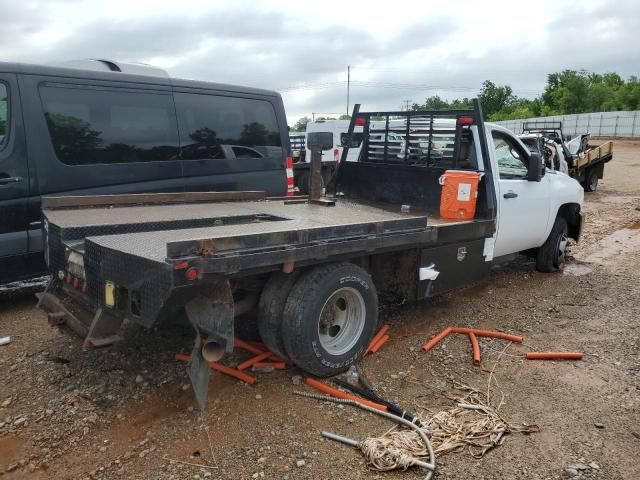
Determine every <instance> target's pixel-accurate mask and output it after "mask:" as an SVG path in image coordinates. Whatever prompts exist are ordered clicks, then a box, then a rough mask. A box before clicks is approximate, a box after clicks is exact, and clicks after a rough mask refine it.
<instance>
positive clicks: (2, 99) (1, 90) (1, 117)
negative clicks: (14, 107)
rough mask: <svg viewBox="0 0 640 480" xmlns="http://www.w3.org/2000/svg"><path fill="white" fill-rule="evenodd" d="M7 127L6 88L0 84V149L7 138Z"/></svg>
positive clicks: (7, 95)
mask: <svg viewBox="0 0 640 480" xmlns="http://www.w3.org/2000/svg"><path fill="white" fill-rule="evenodd" d="M8 125H9V94H8V92H7V86H6V85H5V84H4V83H0V147H2V146H3V145H4V141H5V138H7V131H8Z"/></svg>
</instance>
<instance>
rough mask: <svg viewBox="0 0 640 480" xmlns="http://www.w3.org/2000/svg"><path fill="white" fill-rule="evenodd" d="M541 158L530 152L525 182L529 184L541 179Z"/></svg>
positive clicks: (542, 166) (537, 154)
mask: <svg viewBox="0 0 640 480" xmlns="http://www.w3.org/2000/svg"><path fill="white" fill-rule="evenodd" d="M543 168H544V165H543V163H542V157H541V156H540V153H538V152H531V155H529V164H528V165H527V180H528V181H530V182H539V181H540V180H541V179H542V169H543Z"/></svg>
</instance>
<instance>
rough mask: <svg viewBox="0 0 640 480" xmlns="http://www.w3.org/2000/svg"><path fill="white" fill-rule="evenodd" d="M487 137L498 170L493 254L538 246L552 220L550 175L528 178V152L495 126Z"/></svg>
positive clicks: (505, 253)
mask: <svg viewBox="0 0 640 480" xmlns="http://www.w3.org/2000/svg"><path fill="white" fill-rule="evenodd" d="M488 140H489V145H490V148H489V150H490V154H491V155H492V156H493V158H492V160H493V161H492V164H493V165H494V166H497V170H498V180H497V182H496V183H497V193H498V230H497V232H496V242H495V248H494V256H496V257H499V256H501V255H508V254H511V253H517V252H521V251H523V250H528V249H530V248H535V247H539V246H540V245H541V244H542V243H543V242H544V240H545V239H544V236H545V235H546V231H547V223H548V221H549V209H550V205H551V198H550V196H549V193H550V191H549V178H548V177H542V180H541V181H540V182H530V181H528V180H527V179H526V175H527V162H528V156H529V153H528V151H527V150H526V149H525V148H524V147H523V146H522V144H521V143H520V142H519V141H518V140H517V139H515V138H514V137H513V136H511V135H509V134H507V133H506V132H504V131H499V130H493V131H492V132H491V138H489V139H488Z"/></svg>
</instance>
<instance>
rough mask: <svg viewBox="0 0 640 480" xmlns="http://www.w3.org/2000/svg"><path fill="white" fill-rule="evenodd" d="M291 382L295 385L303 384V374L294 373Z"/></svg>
mask: <svg viewBox="0 0 640 480" xmlns="http://www.w3.org/2000/svg"><path fill="white" fill-rule="evenodd" d="M291 383H293V384H294V385H302V384H303V383H304V379H303V378H302V375H293V376H292V377H291Z"/></svg>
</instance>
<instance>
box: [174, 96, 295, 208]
mask: <svg viewBox="0 0 640 480" xmlns="http://www.w3.org/2000/svg"><path fill="white" fill-rule="evenodd" d="M174 98H175V104H176V112H177V115H178V124H179V130H180V150H181V158H182V174H183V178H184V185H185V189H186V190H187V191H200V192H201V191H223V190H259V191H264V192H265V193H266V194H267V195H276V196H278V195H284V194H285V192H286V172H285V170H284V167H285V159H286V150H287V148H288V130H287V126H286V120H284V111H279V110H281V109H279V108H278V106H279V105H278V102H277V101H276V100H277V99H276V97H263V98H256V97H250V96H242V94H240V93H232V92H220V93H218V92H214V91H205V90H199V91H198V90H196V91H190V90H188V89H181V88H180V87H176V88H175V90H174ZM283 137H284V139H283Z"/></svg>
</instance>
